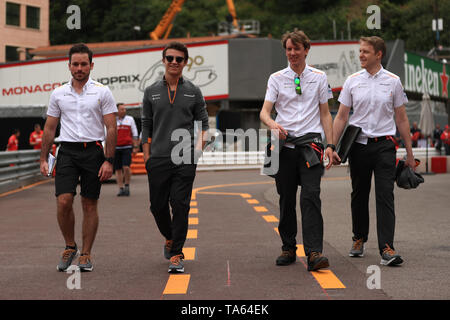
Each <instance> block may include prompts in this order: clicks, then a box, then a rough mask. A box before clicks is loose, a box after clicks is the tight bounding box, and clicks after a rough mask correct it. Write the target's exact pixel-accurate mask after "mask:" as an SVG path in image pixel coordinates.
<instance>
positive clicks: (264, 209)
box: [253, 206, 269, 212]
mask: <svg viewBox="0 0 450 320" xmlns="http://www.w3.org/2000/svg"><path fill="white" fill-rule="evenodd" d="M253 209H255V211H256V212H267V211H269V210H267V208H266V207H263V206H261V207H253Z"/></svg>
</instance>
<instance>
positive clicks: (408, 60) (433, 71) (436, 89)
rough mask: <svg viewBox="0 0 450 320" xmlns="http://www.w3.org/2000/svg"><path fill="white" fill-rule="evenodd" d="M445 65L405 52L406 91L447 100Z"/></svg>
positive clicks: (447, 76)
mask: <svg viewBox="0 0 450 320" xmlns="http://www.w3.org/2000/svg"><path fill="white" fill-rule="evenodd" d="M446 67H447V65H446V64H444V63H440V62H437V61H435V60H432V59H430V58H426V57H422V56H419V55H417V54H414V53H411V52H407V51H406V52H405V79H404V80H405V83H404V87H405V90H406V91H410V92H418V93H425V92H428V94H429V95H430V96H435V97H441V98H442V97H445V98H448V80H449V75H448V73H447V72H448V71H446Z"/></svg>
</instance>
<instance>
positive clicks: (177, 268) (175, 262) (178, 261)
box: [169, 254, 184, 273]
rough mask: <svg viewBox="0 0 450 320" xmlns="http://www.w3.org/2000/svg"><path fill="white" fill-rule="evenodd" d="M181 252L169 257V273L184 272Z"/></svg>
mask: <svg viewBox="0 0 450 320" xmlns="http://www.w3.org/2000/svg"><path fill="white" fill-rule="evenodd" d="M183 259H184V255H183V254H177V255H175V256H173V257H171V258H170V265H169V273H182V272H184V266H183Z"/></svg>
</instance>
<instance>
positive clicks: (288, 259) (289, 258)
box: [276, 250, 296, 266]
mask: <svg viewBox="0 0 450 320" xmlns="http://www.w3.org/2000/svg"><path fill="white" fill-rule="evenodd" d="M295 259H296V256H295V250H283V252H281V255H280V256H279V257H278V258H277V261H276V264H277V266H287V265H290V264H291V263H294V262H295Z"/></svg>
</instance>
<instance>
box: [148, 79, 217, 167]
mask: <svg viewBox="0 0 450 320" xmlns="http://www.w3.org/2000/svg"><path fill="white" fill-rule="evenodd" d="M173 95H174V92H171V97H172V99H173ZM196 121H200V122H201V130H202V131H206V130H208V128H209V126H208V114H207V112H206V104H205V100H204V98H203V95H202V93H201V91H200V89H199V88H198V87H197V86H195V85H194V84H193V83H192V82H190V81H189V80H186V79H183V78H180V80H179V82H178V88H177V91H176V96H175V100H174V103H173V105H172V104H171V103H170V100H169V95H168V92H167V84H166V81H165V80H164V79H163V80H160V81H157V82H155V83H154V84H152V85H151V86H149V87H147V88H146V89H145V92H144V100H143V110H142V142H143V143H146V142H148V141H150V140H149V138H150V139H151V152H150V157H152V158H165V157H170V156H171V152H172V149H173V147H174V146H175V145H177V144H178V143H179V142H178V141H172V133H173V132H174V131H175V130H177V129H186V130H187V131H189V133H190V137H191V148H192V151H193V149H194V143H195V142H194V122H196Z"/></svg>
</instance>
